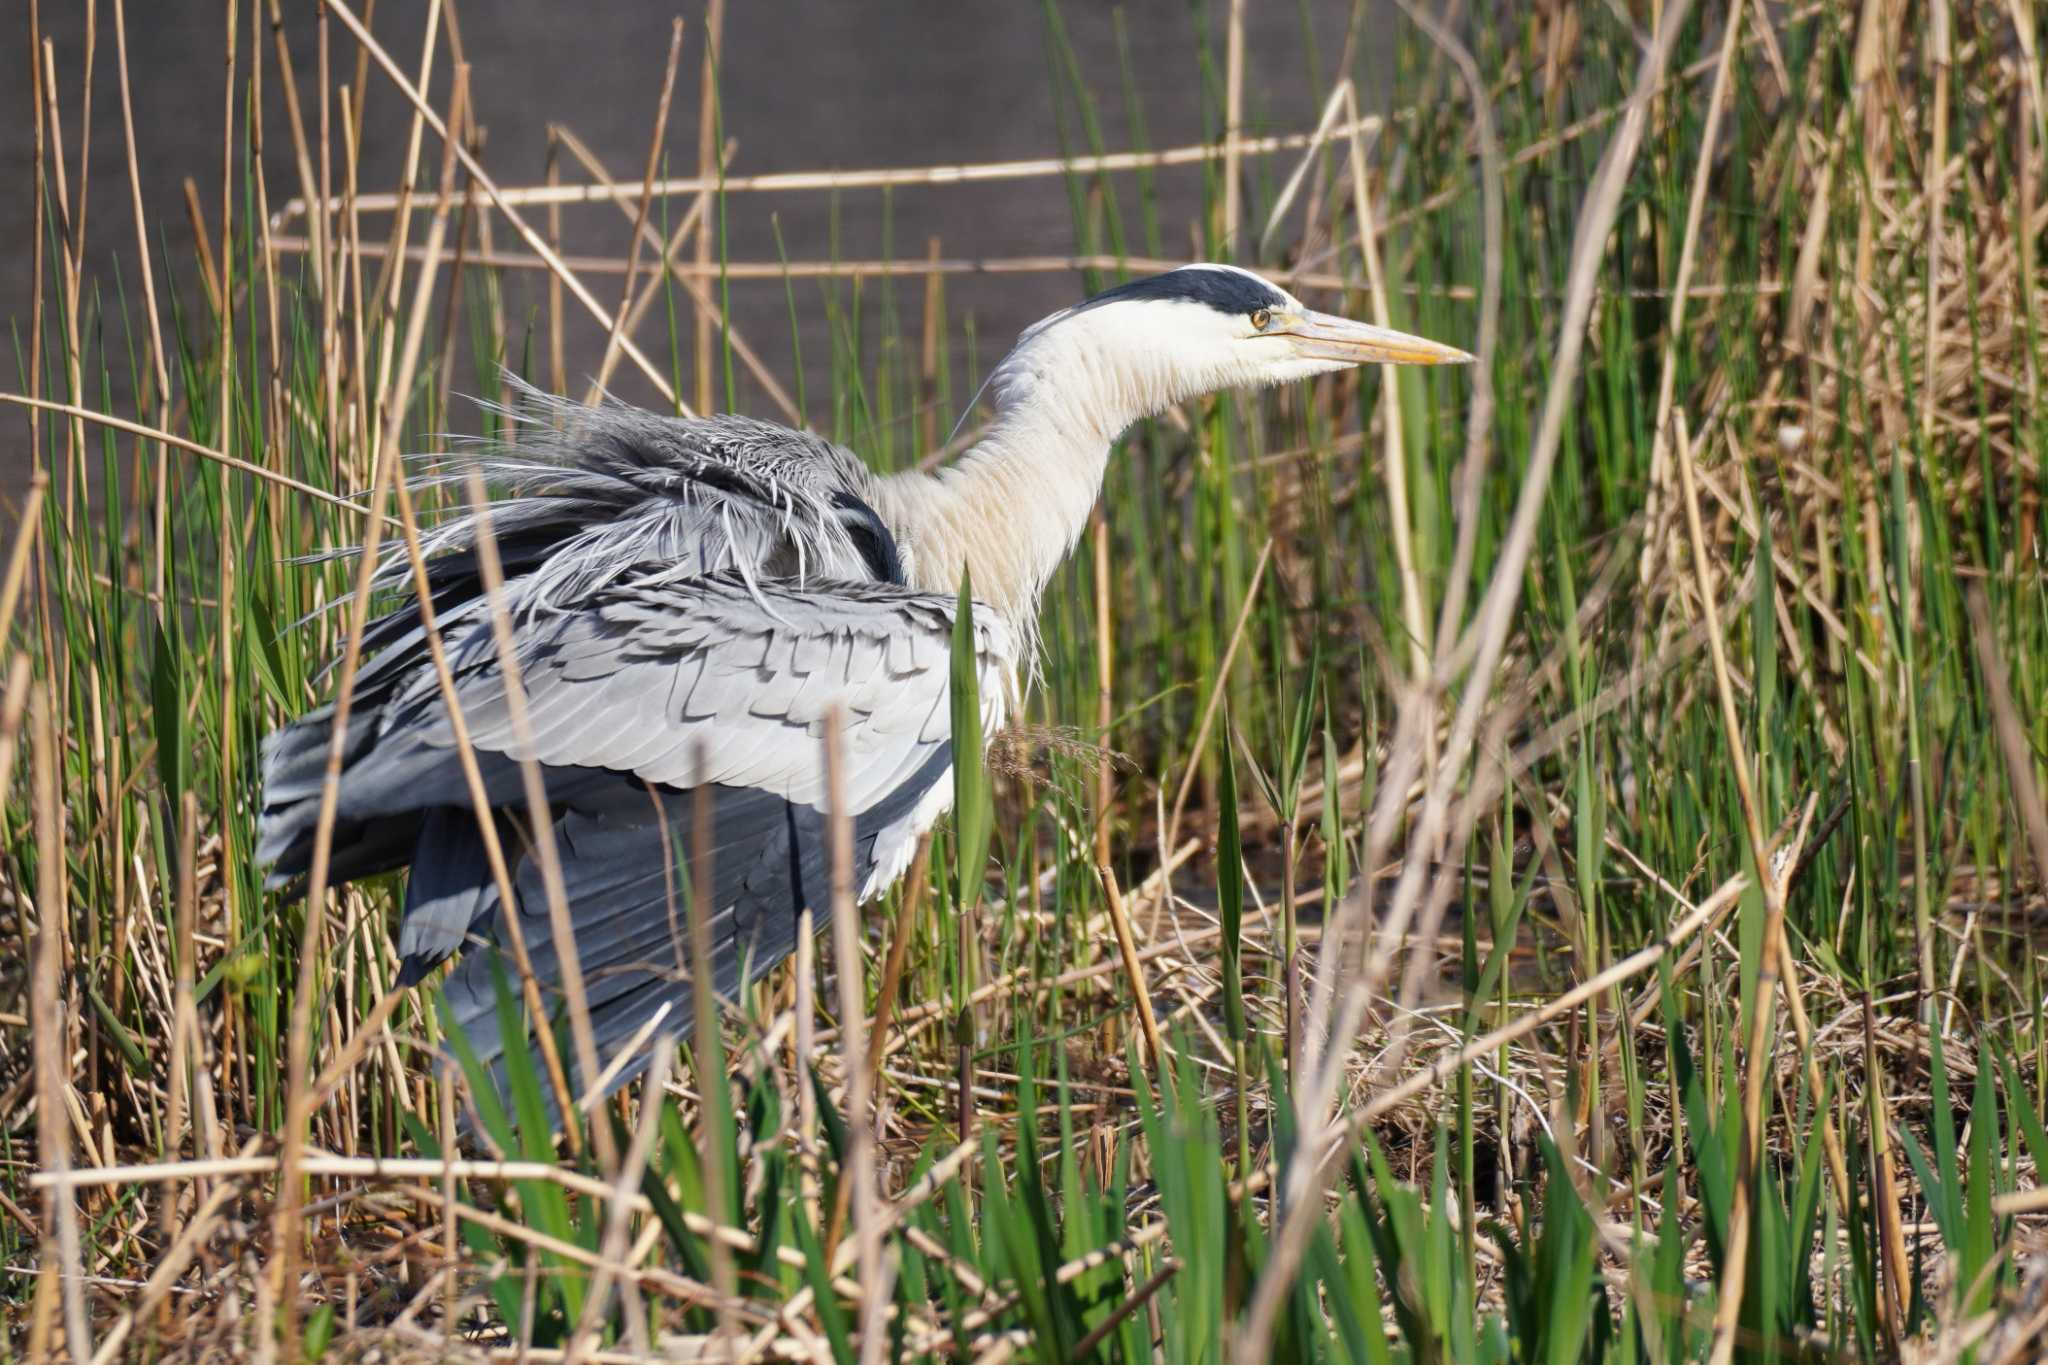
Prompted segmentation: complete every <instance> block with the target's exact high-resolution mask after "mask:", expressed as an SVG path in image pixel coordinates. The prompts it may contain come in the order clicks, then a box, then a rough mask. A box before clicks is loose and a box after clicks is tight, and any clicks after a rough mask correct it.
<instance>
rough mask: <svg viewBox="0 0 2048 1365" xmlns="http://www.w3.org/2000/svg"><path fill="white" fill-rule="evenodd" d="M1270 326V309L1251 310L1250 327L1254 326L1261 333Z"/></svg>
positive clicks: (1271, 321) (1271, 312)
mask: <svg viewBox="0 0 2048 1365" xmlns="http://www.w3.org/2000/svg"><path fill="white" fill-rule="evenodd" d="M1272 325H1273V310H1272V309H1270V308H1254V309H1252V326H1254V327H1256V328H1258V329H1259V330H1260V331H1261V332H1263V331H1265V330H1266V329H1267V328H1268V327H1270V326H1272Z"/></svg>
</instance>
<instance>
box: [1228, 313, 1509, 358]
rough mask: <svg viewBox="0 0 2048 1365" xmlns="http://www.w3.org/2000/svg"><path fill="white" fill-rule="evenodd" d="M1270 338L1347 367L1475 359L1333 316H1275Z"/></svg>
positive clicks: (1454, 349) (1452, 348) (1432, 343)
mask: <svg viewBox="0 0 2048 1365" xmlns="http://www.w3.org/2000/svg"><path fill="white" fill-rule="evenodd" d="M1268 334H1269V335H1274V336H1284V337H1286V338H1287V339H1288V340H1289V341H1290V342H1291V343H1292V344H1293V346H1294V350H1295V353H1296V354H1297V355H1301V356H1304V357H1306V358H1308V359H1310V360H1337V361H1342V362H1344V363H1345V364H1348V365H1469V364H1470V363H1471V362H1472V357H1471V356H1470V355H1469V354H1468V353H1466V352H1464V351H1461V350H1459V349H1458V348H1457V347H1455V346H1445V345H1443V344H1441V343H1439V342H1435V341H1430V340H1428V339H1427V338H1425V337H1418V336H1410V335H1408V333H1406V332H1396V331H1394V330H1393V329H1392V328H1390V327H1375V326H1373V325H1372V324H1371V323H1369V322H1353V321H1352V320H1351V319H1350V318H1340V317H1338V316H1336V315H1335V314H1333V313H1315V312H1302V313H1289V314H1285V315H1282V316H1280V317H1276V318H1275V319H1274V320H1273V323H1272V326H1271V327H1270V328H1269V329H1268Z"/></svg>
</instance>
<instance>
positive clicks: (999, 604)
mask: <svg viewBox="0 0 2048 1365" xmlns="http://www.w3.org/2000/svg"><path fill="white" fill-rule="evenodd" d="M1118 314H1119V310H1117V309H1112V308H1105V309H1100V310H1083V311H1080V312H1075V313H1069V314H1064V315H1060V316H1057V317H1055V318H1052V319H1049V320H1048V321H1047V322H1045V323H1043V324H1041V325H1040V326H1039V327H1037V328H1034V329H1033V330H1032V331H1030V332H1027V333H1026V334H1025V336H1024V338H1023V340H1022V341H1020V342H1019V343H1018V345H1017V348H1016V349H1015V350H1013V351H1011V352H1010V354H1009V355H1008V356H1006V357H1005V358H1004V359H1003V362H1002V363H1001V364H1000V365H998V366H997V367H996V369H995V372H994V374H992V375H991V376H990V380H989V385H990V388H991V390H992V391H993V393H994V396H995V402H996V419H995V422H994V423H993V424H992V425H991V426H990V428H989V431H988V435H987V436H985V437H984V438H983V439H982V440H981V441H980V442H979V443H977V444H976V445H975V446H974V447H973V449H971V450H969V451H968V452H967V453H966V454H964V455H962V456H961V457H960V458H959V460H957V461H956V462H955V463H953V464H952V465H949V466H947V467H946V468H944V469H941V470H939V471H937V472H936V473H933V474H927V473H923V472H920V471H916V470H911V471H906V472H904V473H900V474H895V475H891V476H890V477H888V478H885V479H882V480H880V481H879V486H878V487H877V489H876V499H875V510H876V512H877V513H879V514H880V515H881V517H882V519H883V520H884V521H885V522H887V523H888V525H889V527H890V529H891V530H892V531H894V532H895V533H896V536H897V538H898V540H899V541H900V542H901V543H902V544H903V546H904V547H905V550H906V554H905V571H906V573H907V574H908V576H909V578H910V581H911V584H912V586H914V587H917V588H921V589H923V590H925V591H927V592H953V591H955V590H957V589H958V588H959V586H960V572H961V570H962V569H963V568H965V569H969V570H971V571H972V573H973V577H974V594H975V596H976V597H978V598H980V599H981V600H983V601H985V602H987V603H988V604H989V605H991V606H993V607H995V608H996V609H997V610H998V611H1000V612H1002V613H1003V615H1004V616H1005V617H1006V618H1008V620H1009V622H1010V623H1011V624H1012V625H1013V626H1015V627H1017V628H1019V629H1020V630H1021V631H1023V632H1024V633H1026V635H1027V636H1028V635H1029V634H1030V632H1031V627H1032V624H1033V622H1034V621H1035V618H1036V615H1037V611H1038V597H1039V594H1040V593H1041V592H1043V591H1044V589H1045V585H1046V583H1047V582H1048V581H1049V580H1050V579H1051V577H1052V575H1053V572H1054V571H1055V570H1056V569H1058V568H1059V566H1060V563H1061V562H1062V561H1063V560H1064V559H1065V558H1066V557H1067V553H1068V552H1069V551H1070V550H1072V549H1073V547H1074V542H1075V541H1076V540H1078V539H1079V538H1080V535H1081V532H1082V531H1083V529H1085V528H1086V526H1087V524H1088V515H1089V512H1090V511H1091V510H1092V509H1093V508H1094V506H1095V500H1096V498H1097V497H1098V496H1099V495H1100V494H1101V492H1102V479H1103V474H1104V471H1105V470H1106V469H1107V467H1108V464H1109V452H1110V448H1111V446H1112V445H1113V444H1114V443H1115V441H1116V438H1117V437H1118V436H1119V435H1121V434H1122V432H1123V431H1124V429H1125V428H1127V427H1129V426H1130V425H1131V424H1132V423H1133V422H1136V421H1137V420H1138V419H1140V418H1141V417H1146V416H1149V415H1151V414H1153V413H1156V412H1158V411H1160V410H1161V409H1163V408H1165V407H1166V406H1168V405H1169V404H1171V403H1174V402H1177V401H1179V400H1180V399H1182V398H1184V397H1187V396H1190V395H1191V394H1194V393H1199V392H1203V391H1206V390H1207V389H1209V388H1213V387H1218V386H1217V385H1216V384H1214V383H1212V382H1209V381H1210V380H1211V378H1212V377H1211V376H1209V375H1206V374H1190V373H1187V372H1186V367H1185V365H1181V366H1173V365H1169V364H1167V363H1165V360H1164V357H1163V356H1161V354H1160V348H1159V347H1157V346H1156V345H1144V344H1136V345H1133V344H1132V342H1133V341H1134V340H1135V339H1134V338H1132V337H1129V336H1126V335H1124V333H1125V332H1126V331H1127V329H1128V320H1127V319H1120V318H1119V316H1118Z"/></svg>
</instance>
